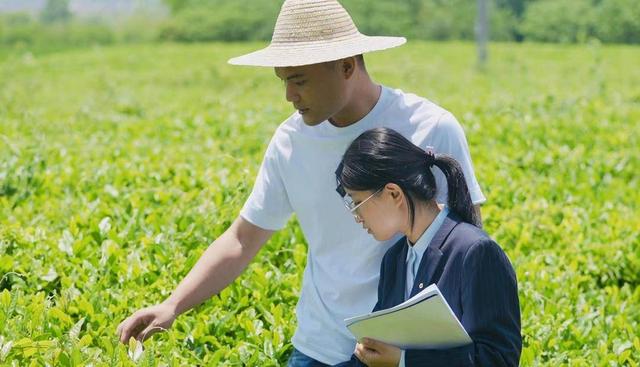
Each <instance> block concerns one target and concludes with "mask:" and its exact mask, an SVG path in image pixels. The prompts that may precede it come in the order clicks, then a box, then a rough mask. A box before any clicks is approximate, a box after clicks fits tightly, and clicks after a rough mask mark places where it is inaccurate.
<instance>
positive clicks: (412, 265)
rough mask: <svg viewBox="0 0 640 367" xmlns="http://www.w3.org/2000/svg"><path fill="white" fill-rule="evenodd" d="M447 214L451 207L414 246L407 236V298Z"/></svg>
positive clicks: (401, 364) (445, 210)
mask: <svg viewBox="0 0 640 367" xmlns="http://www.w3.org/2000/svg"><path fill="white" fill-rule="evenodd" d="M447 215H449V208H447V207H446V206H445V207H444V208H443V209H442V210H441V211H440V213H438V215H437V216H436V217H435V219H434V220H433V222H431V225H429V227H428V228H427V229H426V230H425V231H424V233H423V234H422V235H421V236H420V238H418V241H416V243H415V244H414V245H413V246H411V242H409V238H407V245H408V246H407V247H408V249H407V260H406V264H407V285H406V288H405V292H404V299H405V300H407V299H408V298H409V295H410V294H411V290H412V289H413V283H414V281H415V278H416V274H417V273H418V267H419V266H420V262H421V261H422V256H423V255H424V252H425V251H427V247H429V244H430V243H431V240H432V239H433V236H435V235H436V233H438V230H439V229H440V227H441V226H442V223H443V222H444V219H445V218H446V217H447ZM404 353H405V352H404V350H403V351H402V354H401V355H400V364H399V367H405V365H404Z"/></svg>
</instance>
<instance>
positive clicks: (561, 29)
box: [521, 0, 595, 43]
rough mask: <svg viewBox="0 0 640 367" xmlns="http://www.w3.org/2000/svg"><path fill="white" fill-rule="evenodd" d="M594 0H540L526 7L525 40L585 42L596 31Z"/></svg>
mask: <svg viewBox="0 0 640 367" xmlns="http://www.w3.org/2000/svg"><path fill="white" fill-rule="evenodd" d="M591 3H592V1H591V0H540V1H536V2H534V3H532V4H531V5H530V6H529V7H528V8H527V11H526V14H525V18H524V22H523V24H522V26H521V31H522V33H523V34H524V37H525V39H526V40H529V41H541V42H561V43H575V42H584V41H586V40H587V39H588V37H589V36H590V35H592V34H593V31H594V25H595V24H594V20H595V14H594V8H593V6H592V4H591Z"/></svg>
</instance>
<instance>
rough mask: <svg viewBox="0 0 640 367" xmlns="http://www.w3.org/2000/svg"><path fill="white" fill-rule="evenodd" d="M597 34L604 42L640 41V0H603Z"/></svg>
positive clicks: (597, 22) (600, 6)
mask: <svg viewBox="0 0 640 367" xmlns="http://www.w3.org/2000/svg"><path fill="white" fill-rule="evenodd" d="M598 9H599V14H598V18H597V21H596V27H595V28H596V30H595V36H596V37H597V38H598V39H600V40H601V41H603V42H617V43H640V1H636V0H603V1H602V2H601V3H600V5H599V7H598Z"/></svg>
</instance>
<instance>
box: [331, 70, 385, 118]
mask: <svg viewBox="0 0 640 367" xmlns="http://www.w3.org/2000/svg"><path fill="white" fill-rule="evenodd" d="M381 92H382V87H381V86H380V85H377V84H375V83H373V81H371V79H370V78H369V76H368V75H365V76H364V77H362V80H360V81H358V83H357V85H356V86H355V88H354V90H353V91H352V95H351V101H350V102H349V103H348V104H347V105H346V106H345V108H343V109H342V111H340V112H339V113H338V114H336V115H335V116H333V117H331V118H330V119H329V122H331V123H332V124H333V125H334V126H337V127H347V126H349V125H353V124H355V123H356V122H358V121H360V120H362V118H364V117H365V116H366V115H367V114H369V112H371V110H372V109H373V108H374V107H375V105H376V103H378V100H379V99H380V94H381Z"/></svg>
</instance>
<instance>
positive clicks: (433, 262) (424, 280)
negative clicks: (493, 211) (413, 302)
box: [398, 213, 460, 296]
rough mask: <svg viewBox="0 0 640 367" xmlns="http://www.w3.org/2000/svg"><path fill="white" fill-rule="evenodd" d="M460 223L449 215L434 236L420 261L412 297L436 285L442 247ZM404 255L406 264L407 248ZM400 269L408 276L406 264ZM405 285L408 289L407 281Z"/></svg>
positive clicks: (403, 258)
mask: <svg viewBox="0 0 640 367" xmlns="http://www.w3.org/2000/svg"><path fill="white" fill-rule="evenodd" d="M458 223H460V221H459V220H458V219H457V218H456V217H455V215H452V213H449V215H448V216H447V217H446V218H445V219H444V222H443V223H442V226H440V229H439V230H438V232H436V234H435V235H434V236H433V239H432V240H431V242H430V243H429V247H427V250H426V251H425V252H424V255H423V256H422V260H421V261H420V266H419V267H418V274H416V281H415V282H413V289H411V293H410V295H411V296H414V295H415V294H416V293H418V292H420V291H421V290H422V289H424V287H426V286H428V285H429V284H431V283H435V282H434V281H433V276H434V275H435V273H436V270H438V269H439V268H440V261H441V260H442V250H441V248H442V245H444V242H445V240H446V239H447V237H448V236H449V234H450V233H451V231H452V230H453V228H454V227H455V226H456V225H458ZM402 254H403V256H402V255H401V256H402V257H401V258H402V262H403V263H404V260H405V259H406V256H407V249H406V246H405V249H404V250H403V251H402ZM398 269H403V270H404V272H405V273H402V274H406V264H403V266H402V267H398ZM405 279H406V277H405ZM403 283H404V286H405V287H406V280H405V282H403ZM420 284H422V288H420ZM403 289H404V288H403Z"/></svg>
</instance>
